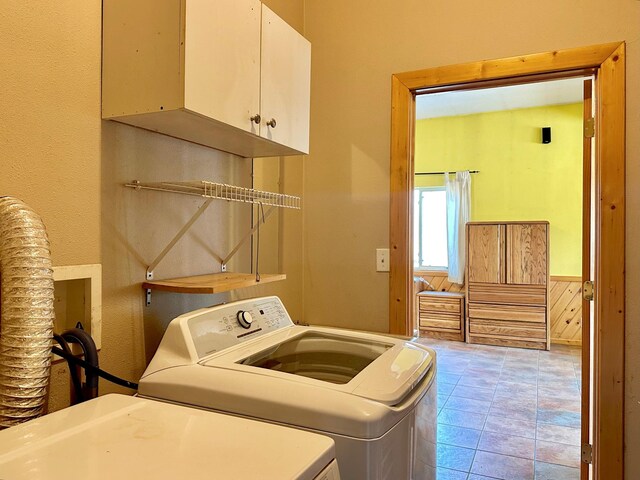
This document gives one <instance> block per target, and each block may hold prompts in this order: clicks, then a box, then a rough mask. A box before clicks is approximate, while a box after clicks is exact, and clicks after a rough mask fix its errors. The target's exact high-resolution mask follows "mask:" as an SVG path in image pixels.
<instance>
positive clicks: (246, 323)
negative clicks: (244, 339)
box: [236, 310, 253, 328]
mask: <svg viewBox="0 0 640 480" xmlns="http://www.w3.org/2000/svg"><path fill="white" fill-rule="evenodd" d="M236 317H237V319H238V323H239V324H240V326H241V327H242V328H251V323H253V317H252V316H251V314H250V313H249V312H247V311H245V310H239V311H238V313H237V314H236Z"/></svg>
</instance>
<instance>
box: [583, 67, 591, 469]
mask: <svg viewBox="0 0 640 480" xmlns="http://www.w3.org/2000/svg"><path fill="white" fill-rule="evenodd" d="M582 114H583V120H584V126H585V128H584V135H583V138H582V282H583V284H584V282H586V281H589V280H592V279H593V278H594V271H593V269H594V258H593V255H592V249H591V242H592V235H594V232H593V231H592V228H591V225H592V223H591V221H592V218H591V216H592V214H593V213H594V208H593V205H592V204H593V203H594V198H593V197H592V194H591V192H592V191H593V190H594V186H593V185H592V184H591V178H592V175H591V172H592V164H593V162H594V158H593V150H592V142H593V137H594V136H595V128H594V129H593V133H591V128H587V126H588V125H589V124H590V123H591V122H592V121H593V80H585V81H584V98H583V109H582ZM592 307H593V304H592V302H591V301H590V300H587V299H585V298H584V297H583V300H582V311H581V313H582V322H581V325H582V372H581V373H582V377H581V378H582V384H581V395H582V402H581V403H582V405H581V410H580V415H581V418H580V420H581V435H580V440H581V444H582V445H593V439H592V438H591V428H590V426H591V424H592V418H591V408H590V401H591V368H592V365H593V357H592V352H591V322H592V321H593V318H592V315H593V308H592ZM589 470H590V467H589V464H588V463H586V462H584V461H583V462H581V463H580V479H581V480H588V479H589Z"/></svg>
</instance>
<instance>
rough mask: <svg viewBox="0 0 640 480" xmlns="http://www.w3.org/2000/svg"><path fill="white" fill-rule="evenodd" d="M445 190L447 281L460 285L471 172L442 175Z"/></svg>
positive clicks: (461, 281)
mask: <svg viewBox="0 0 640 480" xmlns="http://www.w3.org/2000/svg"><path fill="white" fill-rule="evenodd" d="M444 184H445V188H446V191H447V257H448V260H449V281H450V282H452V283H458V284H460V285H462V284H463V283H464V270H465V265H466V253H467V249H466V227H465V225H466V224H467V222H468V221H469V220H470V218H471V174H470V173H469V172H468V171H465V172H457V173H456V176H455V178H454V179H450V178H449V173H446V174H445V176H444Z"/></svg>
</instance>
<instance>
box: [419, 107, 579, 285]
mask: <svg viewBox="0 0 640 480" xmlns="http://www.w3.org/2000/svg"><path fill="white" fill-rule="evenodd" d="M542 126H545V127H546V126H549V127H551V132H552V133H551V137H552V141H551V143H549V144H543V143H541V132H540V128H541V127H542ZM415 169H416V172H443V171H456V170H479V171H480V173H478V174H473V175H472V180H471V220H472V221H493V220H548V221H549V222H550V245H551V250H550V263H551V265H550V273H551V275H567V276H580V275H581V268H582V266H581V260H582V259H581V250H582V244H581V241H582V240H581V239H582V232H581V230H582V104H581V103H576V104H572V105H558V106H548V107H538V108H524V109H518V110H509V111H502V112H487V113H478V114H473V115H462V116H456V117H441V118H430V119H424V120H420V121H418V122H417V125H416V152H415ZM415 185H416V186H417V187H419V186H433V185H444V178H443V176H442V175H438V176H420V175H417V176H416V182H415Z"/></svg>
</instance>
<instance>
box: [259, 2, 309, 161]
mask: <svg viewBox="0 0 640 480" xmlns="http://www.w3.org/2000/svg"><path fill="white" fill-rule="evenodd" d="M310 85H311V44H310V43H309V41H308V40H307V39H305V38H304V37H303V36H302V35H300V34H299V33H298V32H296V31H295V30H294V29H293V28H291V26H289V25H287V24H286V23H285V21H284V20H282V19H281V18H280V17H278V16H277V15H276V14H275V13H273V12H272V11H271V10H270V9H269V8H267V6H265V5H262V72H261V99H260V102H261V108H260V113H261V115H262V123H261V125H260V136H261V137H263V138H267V139H269V140H272V141H274V142H276V143H280V144H282V145H286V146H288V147H291V148H293V149H295V150H298V151H300V152H304V153H308V152H309V107H310V103H309V101H310Z"/></svg>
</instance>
